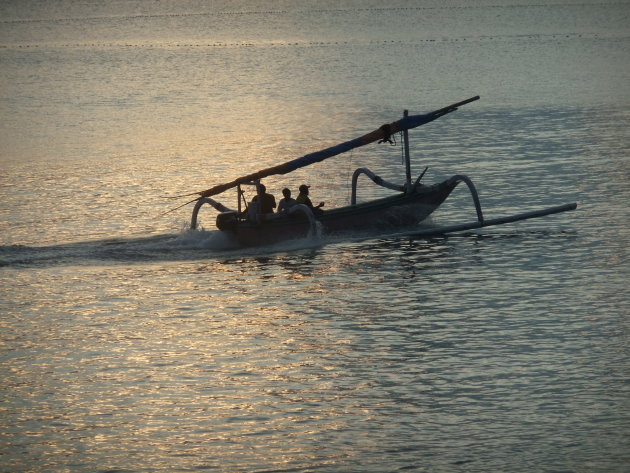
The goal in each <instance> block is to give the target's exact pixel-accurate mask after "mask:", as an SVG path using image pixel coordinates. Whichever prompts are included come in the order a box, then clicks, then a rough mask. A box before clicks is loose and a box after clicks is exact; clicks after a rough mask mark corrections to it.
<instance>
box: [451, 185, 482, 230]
mask: <svg viewBox="0 0 630 473" xmlns="http://www.w3.org/2000/svg"><path fill="white" fill-rule="evenodd" d="M449 181H451V182H453V181H455V182H463V183H465V184H466V185H467V186H468V189H469V190H470V195H471V196H472V198H473V202H474V203H475V209H476V210H477V221H478V222H479V223H480V224H482V225H483V212H482V211H481V202H479V194H478V193H477V188H476V187H475V185H474V184H473V182H472V181H471V180H470V178H469V177H468V176H464V175H463V174H457V175H455V176H453V177H451V178H450V179H449Z"/></svg>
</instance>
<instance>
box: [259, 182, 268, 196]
mask: <svg viewBox="0 0 630 473" xmlns="http://www.w3.org/2000/svg"><path fill="white" fill-rule="evenodd" d="M259 186H260V192H262V193H263V194H264V193H265V192H267V188H266V187H265V185H264V184H259Z"/></svg>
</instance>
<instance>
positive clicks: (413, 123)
mask: <svg viewBox="0 0 630 473" xmlns="http://www.w3.org/2000/svg"><path fill="white" fill-rule="evenodd" d="M478 99H479V96H478V95H477V96H475V97H472V98H469V99H467V100H464V101H462V102H458V103H454V104H452V105H449V106H448V107H444V108H441V109H439V110H435V111H433V112H431V113H427V114H424V115H410V116H406V117H404V118H402V119H400V120H398V121H395V122H393V123H390V124H387V125H383V126H381V127H380V128H377V129H376V130H374V131H372V132H370V133H368V134H366V135H363V136H361V137H359V138H355V139H354V140H350V141H346V142H345V143H341V144H338V145H335V146H331V147H330V148H326V149H323V150H321V151H316V152H314V153H309V154H307V155H304V156H302V157H301V158H297V159H293V160H291V161H288V162H286V163H283V164H279V165H277V166H273V167H270V168H266V169H263V170H261V171H258V172H255V173H252V174H249V175H247V176H243V177H239V178H237V179H235V180H233V181H231V182H227V183H225V184H219V185H216V186H214V187H211V188H210V189H207V190H205V191H202V192H195V193H193V194H188V195H194V194H198V195H200V196H201V197H200V198H202V197H210V196H213V195H217V194H221V193H222V192H225V191H226V190H228V189H231V188H233V187H236V186H238V185H239V184H245V183H247V182H253V181H256V180H259V179H263V178H265V177H268V176H274V175H278V174H287V173H289V172H291V171H295V170H296V169H299V168H301V167H304V166H309V165H311V164H314V163H318V162H321V161H323V160H325V159H328V158H332V157H333V156H337V155H338V154H341V153H345V152H347V151H350V150H352V149H354V148H358V147H360V146H365V145H367V144H370V143H373V142H375V141H378V140H383V139H388V138H389V136H390V135H393V134H394V133H398V132H401V131H405V130H410V129H412V128H416V127H418V126H420V125H424V124H425V123H429V122H431V121H433V120H435V119H437V118H440V117H441V116H442V115H446V114H447V113H450V112H454V111H455V110H457V107H460V106H461V105H465V104H467V103H470V102H473V101H475V100H478Z"/></svg>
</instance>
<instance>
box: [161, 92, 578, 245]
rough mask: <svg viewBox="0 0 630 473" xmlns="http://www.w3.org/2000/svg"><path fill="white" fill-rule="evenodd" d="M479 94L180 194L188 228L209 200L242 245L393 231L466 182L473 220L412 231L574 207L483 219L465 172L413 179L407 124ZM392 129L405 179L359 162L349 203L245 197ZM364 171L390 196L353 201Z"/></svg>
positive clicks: (388, 136)
mask: <svg viewBox="0 0 630 473" xmlns="http://www.w3.org/2000/svg"><path fill="white" fill-rule="evenodd" d="M478 99H479V96H478V95H477V96H474V97H471V98H469V99H466V100H463V101H460V102H457V103H453V104H451V105H448V106H446V107H443V108H440V109H438V110H435V111H432V112H429V113H426V114H421V115H409V113H408V111H407V110H405V111H404V113H403V117H402V118H401V119H400V120H397V121H394V122H392V123H388V124H385V125H382V126H380V127H379V128H377V129H375V130H374V131H372V132H370V133H367V134H365V135H363V136H360V137H359V138H355V139H353V140H350V141H346V142H343V143H341V144H338V145H335V146H332V147H329V148H326V149H323V150H320V151H316V152H314V153H310V154H307V155H305V156H302V157H300V158H297V159H293V160H291V161H288V162H285V163H283V164H279V165H277V166H273V167H270V168H265V169H263V170H260V171H258V172H255V173H252V174H248V175H245V176H242V177H239V178H237V179H235V180H233V181H230V182H226V183H222V184H218V185H215V186H214V187H211V188H209V189H206V190H204V191H200V192H194V193H190V194H184V195H183V196H192V195H195V196H197V197H196V198H194V199H193V200H190V201H189V202H187V203H186V204H190V203H192V202H195V206H194V209H193V212H192V216H191V222H190V227H191V229H196V228H197V221H198V214H199V211H200V209H201V207H202V206H203V205H205V204H209V205H211V206H212V207H214V208H215V209H216V210H217V211H218V212H219V213H218V215H217V217H216V227H217V229H218V230H219V231H221V232H224V233H226V234H228V235H229V236H230V237H231V238H232V239H234V240H235V241H237V242H238V243H239V244H240V245H242V246H263V245H270V244H276V243H278V242H282V241H285V240H291V239H300V238H305V237H309V236H322V235H331V234H339V233H344V232H356V231H363V230H372V229H374V230H379V231H380V232H381V233H382V231H390V232H391V230H396V229H409V228H410V227H412V226H414V225H416V224H418V223H420V222H422V221H423V220H425V219H426V218H427V217H428V216H429V215H431V214H432V213H433V212H434V211H435V210H436V209H437V208H439V207H440V205H441V204H442V203H443V202H444V201H445V200H446V199H447V198H448V197H449V195H450V194H451V192H453V190H454V189H455V188H456V187H457V186H458V185H459V184H460V183H464V184H466V185H467V187H468V189H469V190H470V193H471V196H472V198H473V202H474V204H475V209H476V212H477V220H476V221H475V222H472V223H468V224H460V225H452V226H449V227H441V228H440V227H438V228H432V229H430V230H429V231H427V230H426V229H425V230H422V231H420V230H417V231H416V230H411V234H413V233H414V232H416V233H417V234H418V235H419V236H422V234H423V233H422V232H425V233H426V234H430V235H434V234H440V233H450V232H455V231H462V230H467V229H471V228H481V227H484V226H489V225H499V224H503V223H509V222H512V221H518V220H524V219H527V218H536V217H541V216H543V215H549V214H553V213H558V212H564V211H567V210H573V209H575V208H576V204H575V203H573V204H565V205H562V206H556V207H551V208H548V209H543V210H538V211H535V212H527V213H523V214H519V215H516V216H510V217H503V218H499V219H491V220H487V219H484V216H483V212H482V210H481V204H480V202H479V196H478V193H477V190H476V188H475V186H474V184H473V182H472V181H471V179H469V178H468V177H467V176H464V175H460V174H457V175H454V176H452V177H450V178H448V179H446V180H444V181H442V182H438V183H435V184H431V185H426V184H424V183H423V182H421V180H422V178H423V176H424V174H425V172H426V168H425V170H424V171H423V172H422V174H420V176H418V177H417V178H416V179H415V180H413V179H412V174H411V160H410V153H409V130H411V129H414V128H417V127H419V126H421V125H425V124H427V123H429V122H432V121H433V120H436V119H438V118H440V117H443V116H444V115H447V114H449V113H452V112H454V111H456V110H458V108H459V107H461V106H463V105H466V104H469V103H471V102H474V101H476V100H478ZM396 133H401V134H402V138H403V149H404V162H405V171H406V173H405V174H406V175H405V182H404V183H401V184H396V183H391V182H387V181H385V180H384V179H382V178H381V177H379V176H378V175H377V174H375V173H373V172H372V171H371V170H369V169H367V168H358V169H356V170H355V171H354V174H353V176H352V184H351V185H352V192H351V198H350V202H349V204H348V205H347V206H343V207H338V208H335V209H331V210H326V211H323V212H320V211H317V209H312V208H311V207H308V206H306V205H304V204H298V205H294V206H293V207H291V208H290V209H289V211H288V212H286V213H285V212H283V213H264V214H263V213H261V212H260V208H259V206H258V205H257V204H256V203H255V202H254V203H250V204H247V203H246V202H243V201H244V197H243V195H244V190H243V188H244V187H245V186H254V188H255V190H256V192H257V196H258V202H262V201H263V198H264V197H263V196H264V185H262V184H261V180H262V179H264V178H266V177H269V176H274V175H281V174H287V173H290V172H292V171H295V170H296V169H299V168H302V167H305V166H309V165H312V164H315V163H318V162H321V161H323V160H325V159H329V158H331V157H333V156H337V155H340V154H342V153H346V152H348V151H350V150H352V149H355V148H358V147H360V146H366V145H368V144H371V143H375V142H378V143H388V142H389V143H392V136H393V135H394V134H396ZM362 175H365V176H367V177H368V178H369V179H370V180H371V181H372V182H373V183H374V184H376V185H379V186H382V187H385V188H387V189H391V190H393V191H395V192H396V193H395V194H393V195H391V196H388V197H384V198H379V199H375V200H371V201H368V202H363V203H357V201H356V195H357V183H358V179H359V177H360V176H362ZM230 189H236V201H237V207H236V208H235V209H232V208H228V207H226V206H225V205H223V204H222V203H220V202H218V201H217V200H216V198H214V197H215V196H217V195H219V194H222V193H224V192H226V191H228V190H230ZM183 196H177V197H183ZM186 204H183V205H186ZM183 205H182V206H183ZM182 206H180V207H182ZM180 207H177V208H180ZM173 210H175V209H173ZM405 234H410V233H409V230H407V233H405Z"/></svg>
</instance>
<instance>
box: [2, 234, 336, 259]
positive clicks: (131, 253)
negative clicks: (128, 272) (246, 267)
mask: <svg viewBox="0 0 630 473" xmlns="http://www.w3.org/2000/svg"><path fill="white" fill-rule="evenodd" d="M323 244H324V242H323V240H322V239H321V238H320V236H318V235H317V234H315V235H310V236H308V237H306V238H302V239H298V240H288V241H283V242H282V243H278V244H276V245H270V246H266V247H259V248H244V247H241V246H240V245H239V244H238V242H236V241H235V240H233V239H231V238H230V236H229V235H228V234H226V233H224V232H221V231H218V230H185V231H183V232H182V233H180V234H163V235H154V236H147V237H137V238H107V239H102V240H90V241H80V242H73V243H63V244H58V245H48V246H27V245H5V246H0V267H11V266H16V267H25V266H26V267H32V266H34V267H42V266H56V265H94V264H96V265H99V264H118V263H150V262H160V261H190V260H199V259H205V258H212V257H234V256H256V255H261V254H262V255H265V254H269V253H277V252H282V251H295V250H300V249H308V248H315V247H320V246H322V245H323Z"/></svg>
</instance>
